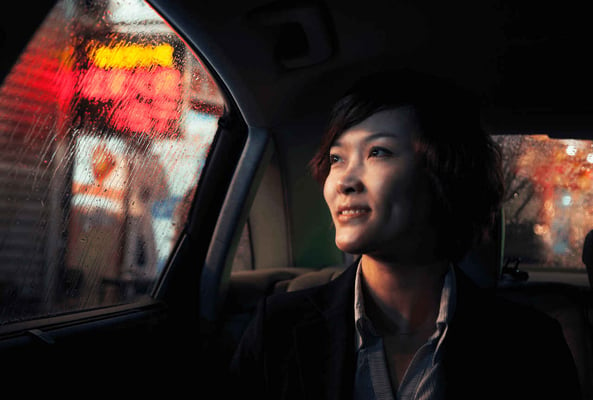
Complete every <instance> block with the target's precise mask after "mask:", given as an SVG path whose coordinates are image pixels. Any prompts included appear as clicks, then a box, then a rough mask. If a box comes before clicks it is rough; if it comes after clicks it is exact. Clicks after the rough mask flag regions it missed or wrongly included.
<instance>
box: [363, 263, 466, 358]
mask: <svg viewBox="0 0 593 400" xmlns="http://www.w3.org/2000/svg"><path fill="white" fill-rule="evenodd" d="M456 302H457V285H456V277H455V268H453V264H450V265H449V270H448V271H447V274H446V275H445V281H444V283H443V289H442V290H441V303H440V306H439V314H438V316H437V320H436V330H435V332H434V334H433V335H432V336H431V338H430V339H429V340H437V339H439V343H438V345H437V350H438V348H440V347H441V346H440V345H441V342H442V341H443V339H444V336H445V334H444V333H445V331H446V328H447V326H448V325H449V323H450V322H451V320H452V318H453V314H454V312H455V306H456ZM354 326H355V328H356V342H355V343H356V349H357V350H359V349H360V348H361V347H363V345H364V344H366V342H367V341H368V340H371V339H372V338H376V337H378V336H379V334H378V333H377V331H376V330H375V328H374V326H373V323H372V322H371V320H370V319H369V318H368V316H367V315H366V312H365V309H364V296H363V292H362V259H361V260H360V261H359V262H358V266H357V269H356V279H355V281H354ZM438 353H439V352H438V351H437V352H435V359H436V357H437V354H438ZM433 361H434V360H433Z"/></svg>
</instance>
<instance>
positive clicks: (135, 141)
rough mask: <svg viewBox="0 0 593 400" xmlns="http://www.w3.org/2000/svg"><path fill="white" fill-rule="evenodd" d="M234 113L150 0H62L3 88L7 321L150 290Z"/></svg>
mask: <svg viewBox="0 0 593 400" xmlns="http://www.w3.org/2000/svg"><path fill="white" fill-rule="evenodd" d="M224 108H225V102H224V99H223V96H222V93H221V91H220V90H219V88H218V87H217V85H216V84H215V82H214V81H213V80H212V78H211V76H210V75H209V73H208V71H207V70H206V69H205V67H204V66H203V65H202V63H201V62H200V60H199V59H198V58H197V57H196V55H195V54H194V53H193V52H192V51H191V50H190V49H189V48H188V47H187V46H186V45H185V43H184V42H183V41H182V40H181V39H180V38H179V37H178V36H177V35H176V34H175V33H174V32H173V31H172V30H171V28H170V27H169V26H168V25H167V24H166V23H165V22H164V21H163V20H162V19H161V17H160V16H159V15H158V14H156V13H155V12H154V10H153V9H151V8H150V7H149V6H148V5H147V4H146V3H144V2H143V1H137V0H117V1H115V0H113V1H110V0H100V1H78V0H62V1H59V2H57V4H56V6H55V8H54V9H53V11H52V12H51V14H50V15H49V16H48V17H47V19H46V20H45V22H44V23H43V24H42V26H41V27H40V28H39V29H38V31H37V32H36V34H35V36H34V37H33V39H32V40H31V42H30V43H29V45H28V46H27V47H26V49H25V50H24V52H23V53H22V54H21V56H20V58H19V60H18V62H17V63H16V64H15V65H14V67H13V69H12V70H11V72H10V73H9V74H8V75H7V77H6V79H5V80H4V82H3V83H2V85H1V86H0V323H7V322H11V321H17V320H22V319H28V318H32V317H39V316H47V315H53V314H59V313H64V312H70V311H74V310H88V309H92V308H97V307H103V306H109V305H115V304H123V303H130V302H134V301H136V300H138V299H140V298H142V297H143V296H147V295H150V293H151V291H152V289H153V288H154V287H155V284H156V282H157V280H158V279H159V277H160V275H161V274H162V273H163V271H164V266H165V264H166V262H167V260H168V258H169V256H170V255H171V253H172V251H173V248H174V246H175V243H176V241H177V239H178V237H179V234H180V231H181V228H182V225H183V223H184V221H185V219H186V216H187V214H188V212H189V207H190V205H191V201H192V199H193V196H194V193H195V191H196V187H197V185H198V182H199V179H200V175H201V172H202V169H203V167H204V165H205V161H206V158H207V156H208V153H209V150H210V146H211V144H212V142H213V140H214V136H215V134H216V131H217V126H218V119H219V118H220V117H221V115H222V113H223V110H224Z"/></svg>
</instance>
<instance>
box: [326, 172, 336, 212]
mask: <svg viewBox="0 0 593 400" xmlns="http://www.w3.org/2000/svg"><path fill="white" fill-rule="evenodd" d="M332 188H333V182H332V179H331V178H330V177H329V176H328V177H327V178H326V179H325V183H324V184H323V198H324V199H325V203H326V204H327V206H328V207H331V201H332V199H333V197H334V196H333V194H335V190H332Z"/></svg>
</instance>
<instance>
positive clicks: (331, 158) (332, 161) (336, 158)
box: [329, 153, 342, 165]
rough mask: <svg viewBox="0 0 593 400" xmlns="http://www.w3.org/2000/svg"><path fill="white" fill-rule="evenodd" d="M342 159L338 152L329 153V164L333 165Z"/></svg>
mask: <svg viewBox="0 0 593 400" xmlns="http://www.w3.org/2000/svg"><path fill="white" fill-rule="evenodd" d="M341 160H342V158H341V157H340V156H339V155H337V154H333V153H332V154H330V155H329V165H333V164H335V163H337V162H340V161H341Z"/></svg>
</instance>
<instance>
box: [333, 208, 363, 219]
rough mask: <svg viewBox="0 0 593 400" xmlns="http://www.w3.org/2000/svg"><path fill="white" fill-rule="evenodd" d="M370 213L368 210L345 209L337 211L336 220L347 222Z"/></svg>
mask: <svg viewBox="0 0 593 400" xmlns="http://www.w3.org/2000/svg"><path fill="white" fill-rule="evenodd" d="M370 212H371V210H370V208H345V209H341V210H339V211H338V218H340V219H342V220H344V219H345V220H348V219H352V218H358V217H362V216H366V215H368V214H369V213H370Z"/></svg>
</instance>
